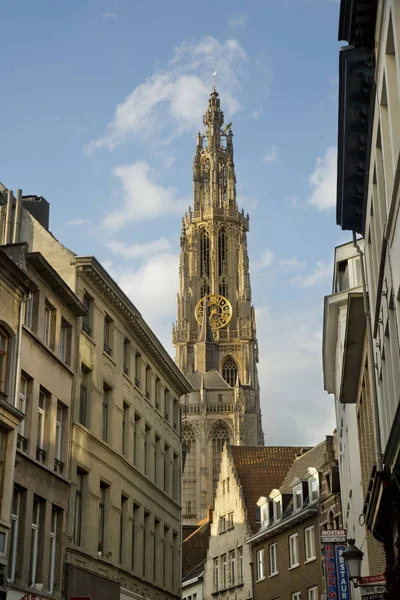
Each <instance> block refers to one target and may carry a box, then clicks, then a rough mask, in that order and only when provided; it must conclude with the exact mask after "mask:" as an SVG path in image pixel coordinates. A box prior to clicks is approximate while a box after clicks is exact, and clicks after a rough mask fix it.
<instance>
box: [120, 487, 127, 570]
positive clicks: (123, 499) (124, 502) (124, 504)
mask: <svg viewBox="0 0 400 600" xmlns="http://www.w3.org/2000/svg"><path fill="white" fill-rule="evenodd" d="M127 506H128V498H127V497H126V496H124V495H121V512H120V515H119V562H120V564H121V565H122V564H123V563H124V529H125V522H126V507H127Z"/></svg>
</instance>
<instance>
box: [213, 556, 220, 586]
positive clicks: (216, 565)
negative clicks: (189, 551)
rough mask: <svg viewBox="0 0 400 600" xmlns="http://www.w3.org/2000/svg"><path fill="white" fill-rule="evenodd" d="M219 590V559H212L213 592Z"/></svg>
mask: <svg viewBox="0 0 400 600" xmlns="http://www.w3.org/2000/svg"><path fill="white" fill-rule="evenodd" d="M218 589H219V559H218V558H214V591H215V592H218Z"/></svg>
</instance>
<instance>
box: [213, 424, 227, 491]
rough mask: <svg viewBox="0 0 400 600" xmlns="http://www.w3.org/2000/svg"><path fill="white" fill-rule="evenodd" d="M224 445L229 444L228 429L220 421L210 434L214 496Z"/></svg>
mask: <svg viewBox="0 0 400 600" xmlns="http://www.w3.org/2000/svg"><path fill="white" fill-rule="evenodd" d="M225 444H229V427H228V425H227V423H225V422H224V421H220V422H219V424H218V425H217V426H216V427H215V428H214V431H213V433H212V456H213V482H214V494H215V490H216V488H217V483H218V477H219V469H220V466H221V453H222V450H223V449H224V445H225Z"/></svg>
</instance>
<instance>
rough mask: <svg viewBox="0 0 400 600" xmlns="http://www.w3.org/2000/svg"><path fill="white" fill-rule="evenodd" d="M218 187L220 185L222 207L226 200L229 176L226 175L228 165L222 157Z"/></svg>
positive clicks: (220, 203)
mask: <svg viewBox="0 0 400 600" xmlns="http://www.w3.org/2000/svg"><path fill="white" fill-rule="evenodd" d="M218 187H219V205H220V207H222V206H223V205H224V202H225V200H226V189H227V176H226V165H225V163H224V161H223V160H222V158H220V159H219V168H218Z"/></svg>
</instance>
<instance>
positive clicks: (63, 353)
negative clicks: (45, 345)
mask: <svg viewBox="0 0 400 600" xmlns="http://www.w3.org/2000/svg"><path fill="white" fill-rule="evenodd" d="M71 339H72V327H71V325H70V324H69V323H67V321H65V320H64V319H62V321H61V337H60V357H61V360H62V361H63V362H65V364H66V365H70V364H71Z"/></svg>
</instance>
